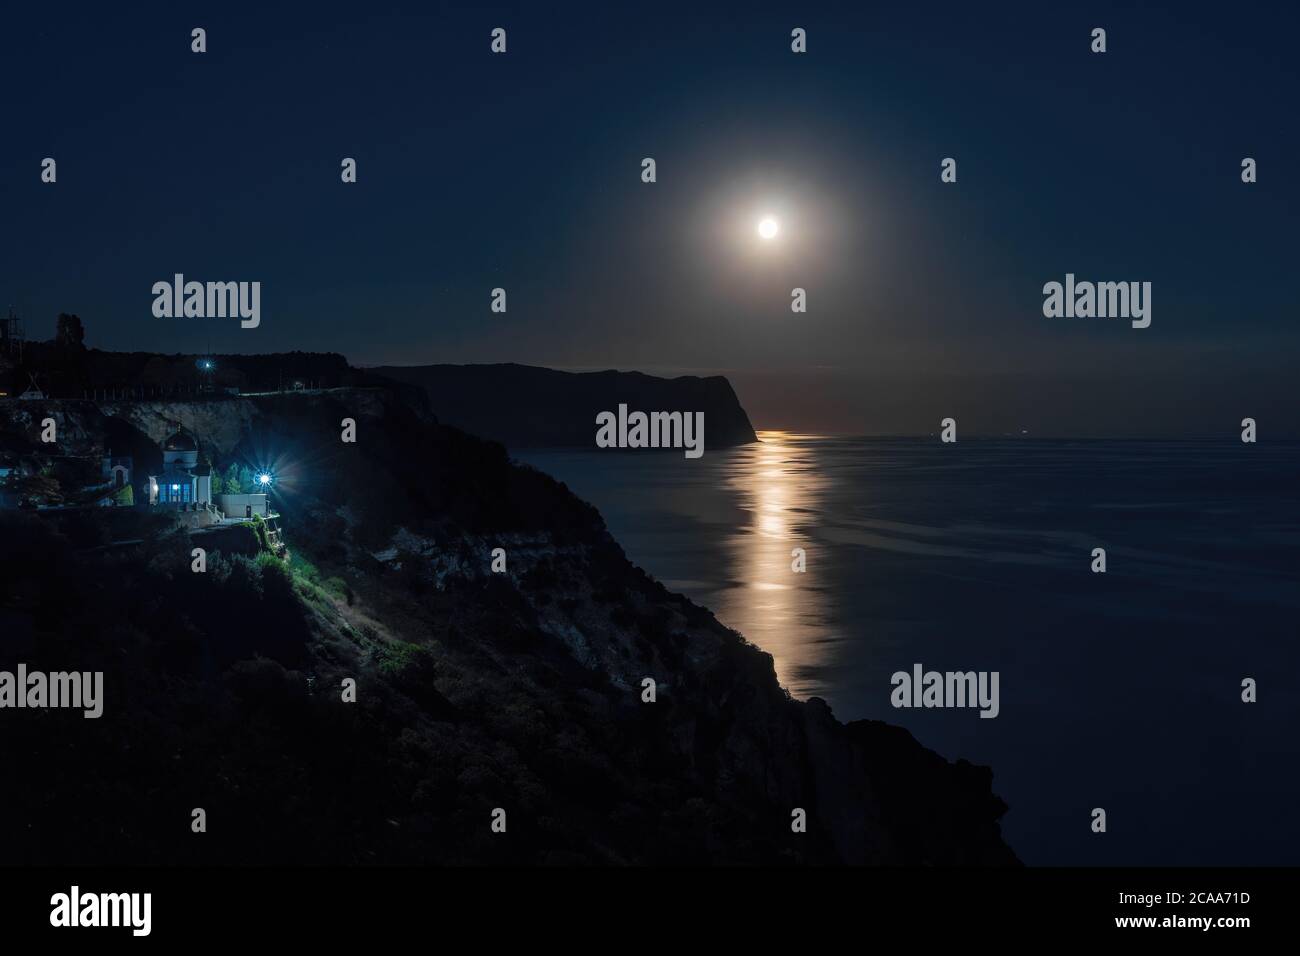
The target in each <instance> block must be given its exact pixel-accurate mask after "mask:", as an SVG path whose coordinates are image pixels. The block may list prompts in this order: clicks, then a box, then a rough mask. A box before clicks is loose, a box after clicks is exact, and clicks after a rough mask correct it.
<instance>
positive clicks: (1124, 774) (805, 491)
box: [515, 431, 1300, 866]
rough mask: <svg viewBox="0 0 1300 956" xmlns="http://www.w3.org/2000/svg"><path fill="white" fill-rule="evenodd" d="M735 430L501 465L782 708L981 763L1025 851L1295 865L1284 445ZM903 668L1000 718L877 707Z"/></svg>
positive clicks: (1033, 858) (1296, 492) (886, 700)
mask: <svg viewBox="0 0 1300 956" xmlns="http://www.w3.org/2000/svg"><path fill="white" fill-rule="evenodd" d="M759 438H760V441H759V442H758V443H756V444H753V445H747V446H742V447H738V448H733V449H727V450H712V449H710V450H708V451H706V453H705V455H704V457H702V458H700V459H696V460H689V459H686V458H685V457H684V456H683V455H682V454H681V453H680V451H678V452H664V451H653V452H651V451H646V452H627V451H615V450H608V451H597V450H592V451H524V452H516V453H515V458H516V459H517V460H519V461H521V462H524V463H526V464H530V465H533V466H534V467H536V468H538V469H540V470H542V471H544V472H547V473H549V474H551V475H552V476H554V477H555V478H557V479H559V480H560V481H563V482H564V483H565V484H567V485H568V486H569V488H570V489H571V490H573V491H574V492H575V493H576V494H577V495H579V496H580V497H582V498H584V499H586V500H587V501H589V502H591V503H592V504H593V505H595V506H596V507H597V508H598V509H599V510H600V512H601V514H602V515H603V516H604V518H605V521H606V524H607V525H608V527H609V529H610V531H611V533H612V534H613V535H614V537H615V538H616V539H617V540H618V541H619V543H620V544H621V545H622V546H623V548H624V550H625V551H626V553H627V555H628V557H629V559H630V560H631V561H632V562H633V563H635V564H638V565H640V566H641V567H642V568H644V569H645V570H646V571H647V572H648V573H650V574H651V575H653V576H654V577H656V578H658V579H659V580H660V581H662V582H663V583H664V585H665V586H666V587H668V588H669V589H671V590H674V591H678V592H680V593H683V594H685V595H687V596H689V597H690V598H691V599H692V600H694V601H696V602H697V603H699V604H702V605H704V606H705V607H708V608H709V609H710V610H711V611H713V612H714V614H715V615H716V616H717V617H718V619H719V620H720V621H722V623H724V624H725V625H727V626H728V627H731V628H734V629H735V630H737V631H739V632H740V633H741V634H743V635H744V637H745V638H746V639H747V640H748V641H750V642H751V643H753V644H756V645H757V646H759V647H760V648H762V649H763V650H764V651H767V652H768V653H770V654H771V655H772V658H773V663H774V666H775V669H776V673H777V676H778V678H779V679H780V681H781V683H782V684H783V685H784V686H785V687H786V688H787V689H788V690H789V691H790V693H791V694H792V695H794V696H796V697H798V698H808V697H820V698H823V699H824V700H825V701H827V703H829V704H830V706H831V708H832V709H833V711H834V712H835V714H836V716H837V717H838V718H839V719H841V720H844V721H849V720H858V719H864V718H866V719H872V720H882V721H887V722H889V723H892V724H898V725H901V726H903V727H906V728H907V729H908V730H909V731H910V732H911V733H912V734H913V735H914V736H915V737H916V738H917V739H918V740H919V741H920V742H921V743H922V744H924V745H925V746H927V747H929V748H931V749H933V750H935V751H936V752H938V753H940V754H942V755H943V756H944V757H946V758H948V759H949V760H958V759H964V760H968V761H971V762H973V763H977V764H983V765H986V766H988V767H990V768H992V770H993V788H994V791H995V792H996V793H997V794H998V795H999V796H1000V797H1002V799H1003V800H1005V801H1006V803H1007V804H1008V806H1009V808H1010V809H1009V810H1008V812H1007V813H1006V815H1005V817H1004V818H1003V821H1002V827H1003V834H1004V837H1005V838H1006V840H1007V842H1008V843H1009V844H1010V845H1011V847H1012V848H1013V849H1014V850H1015V852H1016V853H1017V855H1018V856H1019V857H1020V859H1021V860H1023V861H1024V862H1026V863H1029V864H1039V865H1098V866H1100V865H1150V866H1195V865H1259V864H1291V865H1294V864H1297V863H1300V822H1298V819H1300V759H1298V758H1300V741H1298V735H1300V584H1298V578H1300V443H1296V442H1284V443H1279V442H1259V443H1255V444H1245V443H1242V442H1241V441H1239V440H1237V439H1236V438H1235V437H1234V438H1233V439H1231V440H1215V441H1149V442H1148V441H1064V440H1061V441H1053V440H1046V439H1037V438H1020V439H1005V440H992V439H990V440H975V439H966V438H962V439H961V440H960V441H958V442H956V443H953V444H943V443H941V442H939V441H938V439H937V438H931V439H901V438H889V439H884V438H842V437H823V436H815V435H800V434H793V433H789V432H775V431H767V432H761V433H760V434H759ZM1099 548H1100V549H1104V552H1105V555H1104V557H1105V570H1104V572H1103V571H1096V570H1094V568H1097V567H1099V566H1100V565H1099V562H1098V556H1097V555H1096V553H1095V551H1096V549H1099ZM795 549H802V554H803V562H804V566H805V570H803V571H797V570H795V569H794V568H795V566H796V565H797V563H798V556H797V555H796V552H795ZM917 665H920V666H921V667H922V668H923V670H924V671H930V670H934V671H939V672H947V671H963V672H964V671H976V672H987V673H990V674H991V673H992V672H997V674H998V688H999V706H998V714H997V716H996V717H993V718H982V717H980V711H979V709H978V708H924V707H921V708H917V707H907V708H905V707H897V706H894V700H891V697H892V696H893V692H894V690H895V684H894V682H893V680H892V678H893V675H894V674H896V673H898V672H906V673H908V674H909V675H910V674H911V673H912V672H913V670H914V668H915V667H916V666H917ZM1246 682H1253V688H1254V690H1253V694H1247V693H1246V691H1245V690H1244V687H1245V686H1247V684H1246ZM1243 695H1246V696H1253V697H1254V700H1253V701H1246V700H1243ZM1098 809H1101V810H1104V811H1105V830H1104V832H1098V831H1097V829H1096V826H1095V821H1096V820H1098V819H1099V817H1098V815H1097V814H1096V813H1095V811H1096V810H1098Z"/></svg>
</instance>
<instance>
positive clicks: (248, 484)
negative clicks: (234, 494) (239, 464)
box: [239, 465, 253, 495]
mask: <svg viewBox="0 0 1300 956" xmlns="http://www.w3.org/2000/svg"><path fill="white" fill-rule="evenodd" d="M252 490H253V472H252V470H251V469H250V468H249V467H248V466H247V465H245V466H244V467H243V468H240V469H239V493H240V494H244V495H246V494H250V493H251V492H252Z"/></svg>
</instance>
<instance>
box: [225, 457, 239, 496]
mask: <svg viewBox="0 0 1300 956" xmlns="http://www.w3.org/2000/svg"><path fill="white" fill-rule="evenodd" d="M223 484H224V487H225V489H226V490H225V492H223V493H224V494H227V495H237V494H239V465H237V464H235V463H234V462H233V461H232V462H231V463H230V467H229V468H227V469H226V480H225V482H224V483H223Z"/></svg>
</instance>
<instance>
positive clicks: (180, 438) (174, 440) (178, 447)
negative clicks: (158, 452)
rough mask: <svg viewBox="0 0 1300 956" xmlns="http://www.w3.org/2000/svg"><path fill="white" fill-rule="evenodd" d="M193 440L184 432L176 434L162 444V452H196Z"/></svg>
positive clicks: (196, 448)
mask: <svg viewBox="0 0 1300 956" xmlns="http://www.w3.org/2000/svg"><path fill="white" fill-rule="evenodd" d="M198 450H199V446H198V445H196V444H195V443H194V439H193V438H191V437H190V436H189V435H187V434H185V433H184V432H177V433H176V434H174V435H172V436H171V437H170V438H168V439H167V440H166V441H165V442H163V451H198Z"/></svg>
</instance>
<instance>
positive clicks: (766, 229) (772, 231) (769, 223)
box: [758, 216, 777, 239]
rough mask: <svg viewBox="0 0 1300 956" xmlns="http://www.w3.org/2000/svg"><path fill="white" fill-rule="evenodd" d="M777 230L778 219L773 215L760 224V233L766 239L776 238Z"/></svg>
mask: <svg viewBox="0 0 1300 956" xmlns="http://www.w3.org/2000/svg"><path fill="white" fill-rule="evenodd" d="M776 230H777V224H776V220H775V219H773V218H772V217H771V216H768V217H766V218H765V219H763V221H762V222H760V223H759V224H758V234H759V235H760V236H762V237H763V238H764V239H774V238H775V237H776Z"/></svg>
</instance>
